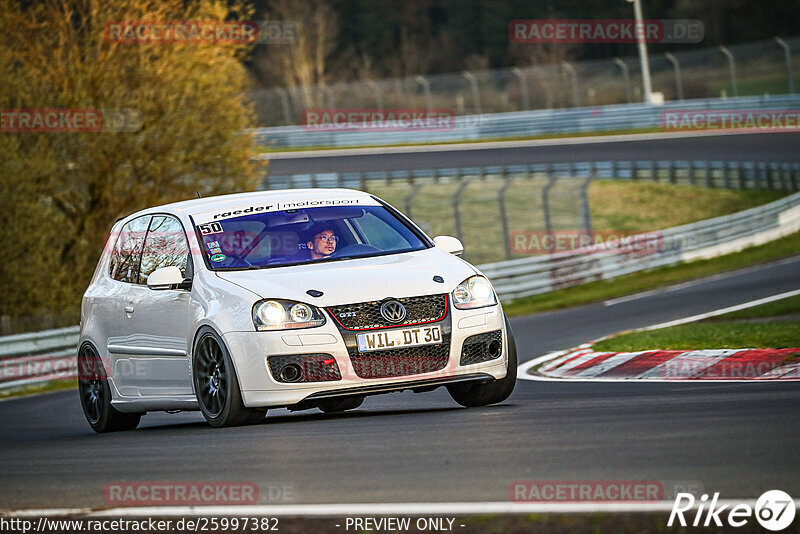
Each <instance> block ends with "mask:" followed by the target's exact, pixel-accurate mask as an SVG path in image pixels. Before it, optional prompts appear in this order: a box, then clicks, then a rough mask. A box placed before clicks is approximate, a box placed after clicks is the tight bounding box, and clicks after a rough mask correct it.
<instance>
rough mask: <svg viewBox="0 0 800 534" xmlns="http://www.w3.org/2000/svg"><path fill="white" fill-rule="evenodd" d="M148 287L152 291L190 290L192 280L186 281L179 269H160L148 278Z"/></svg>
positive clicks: (172, 267) (171, 267)
mask: <svg viewBox="0 0 800 534" xmlns="http://www.w3.org/2000/svg"><path fill="white" fill-rule="evenodd" d="M147 287H149V288H150V289H190V288H191V287H192V281H191V279H189V278H187V279H185V280H184V278H183V275H182V274H181V270H180V269H178V268H177V267H174V266H170V267H159V268H158V269H156V270H155V271H153V272H152V273H150V276H148V277H147Z"/></svg>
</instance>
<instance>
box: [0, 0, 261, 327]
mask: <svg viewBox="0 0 800 534" xmlns="http://www.w3.org/2000/svg"><path fill="white" fill-rule="evenodd" d="M248 15H249V12H248V10H247V9H246V8H245V7H243V6H241V5H238V4H236V5H233V7H230V6H229V5H228V4H226V3H224V2H219V1H216V0H198V1H196V2H191V3H185V4H184V2H182V1H180V0H165V1H162V2H158V3H153V2H148V1H146V0H120V1H115V2H105V1H104V0H44V1H43V2H40V3H27V2H26V3H23V2H18V1H14V0H0V80H2V81H1V82H0V109H3V110H20V109H23V110H24V109H90V110H100V112H101V113H102V117H103V127H102V129H101V130H100V131H80V132H72V133H67V132H40V133H37V132H31V131H22V132H11V131H8V128H6V129H5V131H0V153H1V154H2V155H3V157H2V159H0V194H2V196H3V202H4V209H3V210H2V211H0V225H2V228H3V229H4V232H3V239H4V240H5V241H6V242H7V243H13V244H14V246H13V248H11V249H6V258H5V259H4V261H2V262H0V293H2V294H3V298H2V300H1V301H0V314H11V315H18V314H33V313H38V312H40V311H41V310H43V309H50V310H77V309H78V302H79V297H80V294H81V293H82V292H83V290H84V289H85V287H86V286H87V284H88V282H89V279H90V278H91V276H92V272H93V270H94V266H95V264H96V262H97V259H98V257H99V254H100V252H101V250H102V247H103V243H104V241H105V238H106V236H107V232H108V230H109V229H110V227H111V225H112V223H113V222H114V220H115V219H117V218H118V217H120V216H124V215H127V214H130V213H132V212H135V211H137V210H139V209H142V208H145V207H148V206H152V205H157V204H162V203H165V202H170V201H176V200H181V199H186V198H192V197H194V196H195V194H196V192H197V193H200V194H202V195H204V196H207V195H212V194H215V193H223V192H233V191H241V190H250V189H252V188H254V186H255V184H256V182H255V179H256V177H255V172H254V169H253V168H252V166H251V163H250V157H251V154H252V143H253V141H252V139H251V138H250V136H248V135H244V134H243V130H244V129H245V128H247V127H249V126H251V125H252V123H253V120H252V113H251V110H250V109H249V107H248V105H247V104H245V102H244V100H243V95H244V92H245V90H246V84H247V77H246V73H245V69H244V67H243V66H242V59H243V58H244V56H245V55H246V54H247V53H248V49H249V45H248V44H246V43H237V44H199V43H180V44H141V43H139V44H124V43H120V42H112V40H110V39H107V38H106V35H105V34H104V29H105V28H106V25H107V24H108V23H110V22H115V21H148V22H150V23H156V22H163V21H223V20H229V19H239V20H246V18H247V16H248ZM114 117H117V118H118V117H123V118H126V117H127V119H128V122H127V123H123V124H122V128H119V126H120V124H113V119H114ZM6 125H8V123H6ZM75 315H77V314H75Z"/></svg>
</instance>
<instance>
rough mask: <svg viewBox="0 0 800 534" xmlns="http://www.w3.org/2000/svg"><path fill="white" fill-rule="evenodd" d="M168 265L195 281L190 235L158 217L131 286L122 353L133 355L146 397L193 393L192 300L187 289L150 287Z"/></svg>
mask: <svg viewBox="0 0 800 534" xmlns="http://www.w3.org/2000/svg"><path fill="white" fill-rule="evenodd" d="M168 266H175V267H178V268H179V269H180V270H181V274H182V275H183V276H184V278H186V277H187V275H188V276H189V277H190V276H191V259H190V258H189V245H188V241H187V239H186V233H185V232H184V229H183V225H182V224H181V222H180V221H179V220H178V219H176V218H175V217H172V216H169V215H154V216H153V217H152V219H151V221H150V225H149V228H148V231H147V236H146V238H145V242H144V246H143V248H142V254H141V261H140V264H139V269H138V281H137V282H138V283H137V284H136V285H134V286H132V287H131V289H130V292H129V298H128V302H127V303H126V306H125V314H126V318H127V321H128V323H127V329H126V330H127V332H126V336H125V340H124V345H125V346H124V348H123V349H122V350H123V351H124V352H126V353H127V355H128V362H129V369H128V371H129V372H131V374H132V381H131V382H132V384H135V385H136V388H137V389H138V394H139V395H142V396H175V395H191V394H192V375H191V364H190V361H189V351H188V344H189V339H190V337H191V333H190V328H191V324H192V321H191V318H190V307H191V295H190V293H189V291H186V290H184V289H160V290H154V289H150V288H148V287H147V278H148V276H149V275H150V274H152V273H153V272H154V271H155V270H156V269H159V268H161V267H168ZM117 350H118V351H119V347H117Z"/></svg>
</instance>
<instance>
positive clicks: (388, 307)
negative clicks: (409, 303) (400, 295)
mask: <svg viewBox="0 0 800 534" xmlns="http://www.w3.org/2000/svg"><path fill="white" fill-rule="evenodd" d="M381 315H382V316H383V318H384V319H386V320H387V321H389V322H390V323H399V322H400V321H402V320H403V319H405V318H406V307H405V306H403V305H402V304H400V303H399V302H397V301H396V300H387V301H386V302H384V303H383V304H381Z"/></svg>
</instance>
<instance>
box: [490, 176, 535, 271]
mask: <svg viewBox="0 0 800 534" xmlns="http://www.w3.org/2000/svg"><path fill="white" fill-rule="evenodd" d="M525 168H526V169H527V168H528V167H527V165H526V167H525ZM503 174H504V175H505V174H506V172H505V168H504V169H503ZM514 180H516V176H514V175H508V176H505V183H504V184H503V187H501V188H500V191H499V192H498V193H497V205H498V207H499V208H500V224H501V225H502V227H503V240H504V241H503V243H505V248H506V259H508V260H510V259H511V243H510V242H509V240H510V239H511V237H510V235H509V230H508V213H507V212H506V192H507V191H508V188H509V187H511V184H513V183H514Z"/></svg>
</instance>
